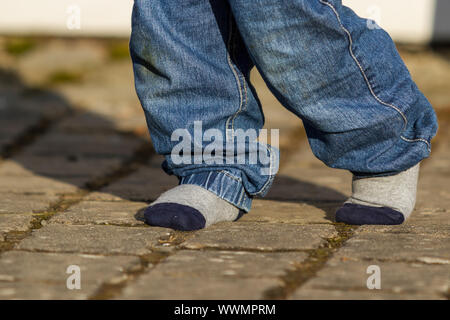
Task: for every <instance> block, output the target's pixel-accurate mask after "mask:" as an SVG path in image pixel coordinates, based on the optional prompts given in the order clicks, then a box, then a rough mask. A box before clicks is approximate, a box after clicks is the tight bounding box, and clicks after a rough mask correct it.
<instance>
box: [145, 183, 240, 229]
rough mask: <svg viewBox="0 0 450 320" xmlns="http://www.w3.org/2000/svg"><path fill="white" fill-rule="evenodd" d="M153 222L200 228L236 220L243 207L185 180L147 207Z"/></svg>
mask: <svg viewBox="0 0 450 320" xmlns="http://www.w3.org/2000/svg"><path fill="white" fill-rule="evenodd" d="M144 216H145V220H146V222H147V223H148V224H149V225H152V226H160V227H166V228H172V229H176V230H197V229H202V228H206V227H208V226H210V225H212V224H214V223H217V222H221V221H234V220H236V219H237V218H238V217H239V208H237V207H235V206H234V205H232V204H231V203H229V202H227V201H225V200H223V199H221V198H219V197H218V196H217V195H215V194H214V193H212V192H211V191H208V190H206V189H204V188H202V187H199V186H197V185H193V184H182V185H179V186H177V187H175V188H172V189H170V190H168V191H166V192H164V193H163V194H161V195H160V196H159V198H158V199H156V201H154V202H153V203H151V204H150V206H149V207H148V208H147V209H146V211H145V213H144Z"/></svg>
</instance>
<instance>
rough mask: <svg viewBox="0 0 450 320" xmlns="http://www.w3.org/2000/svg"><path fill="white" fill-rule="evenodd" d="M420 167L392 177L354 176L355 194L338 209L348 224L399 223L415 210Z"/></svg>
mask: <svg viewBox="0 0 450 320" xmlns="http://www.w3.org/2000/svg"><path fill="white" fill-rule="evenodd" d="M419 166H420V164H417V165H415V166H414V167H412V168H410V169H408V170H405V171H402V172H400V173H398V174H396V175H393V176H387V177H371V178H356V177H353V184H352V196H351V197H350V198H349V199H348V200H347V201H346V202H345V204H344V206H343V207H342V208H341V209H339V210H338V211H337V212H336V221H338V222H345V223H349V224H400V223H402V222H403V221H405V220H406V219H407V218H408V217H409V216H410V215H411V212H412V211H413V209H414V205H415V202H416V191H417V181H418V177H419Z"/></svg>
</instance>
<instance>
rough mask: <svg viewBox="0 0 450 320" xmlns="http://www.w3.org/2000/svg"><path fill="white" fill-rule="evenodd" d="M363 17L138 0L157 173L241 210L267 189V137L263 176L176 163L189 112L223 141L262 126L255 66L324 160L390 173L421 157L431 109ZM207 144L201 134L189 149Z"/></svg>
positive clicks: (308, 2)
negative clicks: (176, 137) (159, 160)
mask: <svg viewBox="0 0 450 320" xmlns="http://www.w3.org/2000/svg"><path fill="white" fill-rule="evenodd" d="M369 25H371V26H372V25H373V24H372V23H368V21H367V20H365V19H362V18H360V17H358V16H357V15H356V14H355V13H354V12H353V11H352V10H351V9H349V8H347V7H345V6H343V5H342V3H341V1H340V0H251V1H250V0H170V1H167V0H135V2H134V9H133V19H132V35H131V41H130V51H131V55H132V59H133V66H134V73H135V84H136V91H137V93H138V96H139V99H140V101H141V104H142V106H143V109H144V111H145V115H146V119H147V123H148V127H149V131H150V135H151V138H152V142H153V144H154V147H155V150H156V151H157V152H158V153H159V154H162V155H164V156H165V159H166V160H165V162H164V163H163V168H164V170H165V171H166V172H167V173H169V174H174V175H176V176H178V177H179V178H180V183H193V184H197V185H200V186H203V187H205V188H207V189H208V190H210V191H212V192H214V193H216V194H217V195H219V196H220V197H222V198H224V199H226V200H228V201H230V202H231V203H233V204H235V205H236V206H238V207H239V208H241V209H243V210H245V211H248V210H249V209H250V206H251V199H252V197H254V196H256V195H264V194H265V193H267V190H268V189H269V187H270V184H271V183H272V181H273V178H274V174H275V173H276V169H277V168H278V151H277V150H275V149H274V148H271V147H270V146H268V148H267V152H268V155H269V158H270V162H269V163H268V164H266V166H268V167H269V172H270V174H264V175H263V174H261V167H262V166H263V165H262V164H259V163H258V164H250V163H247V162H246V163H240V164H237V163H235V164H226V163H224V164H217V163H214V164H210V163H209V164H208V163H204V162H203V163H196V162H195V161H193V162H192V163H190V164H179V163H174V161H173V160H172V157H171V151H172V149H173V148H174V146H175V145H176V144H177V143H178V142H177V141H172V140H173V139H171V137H172V133H173V132H174V130H176V129H179V128H184V129H186V130H187V131H188V132H189V133H190V134H192V135H194V122H195V121H202V126H203V130H208V129H216V130H219V131H220V132H221V133H223V135H224V136H225V137H226V139H227V140H228V139H229V138H230V132H233V130H236V129H243V130H247V129H260V128H261V127H262V126H263V123H264V116H263V113H262V110H261V105H260V103H259V100H258V98H257V96H256V93H255V90H254V88H253V86H252V85H251V83H250V79H249V73H250V70H251V69H252V68H253V66H254V65H255V66H256V67H257V68H258V70H259V72H260V73H261V75H262V76H263V78H264V80H265V81H266V83H267V85H268V87H269V88H270V90H271V91H272V92H273V94H274V95H275V96H276V97H277V98H278V100H279V101H280V102H281V103H282V104H283V105H284V106H285V107H286V108H287V109H289V110H290V111H292V112H293V113H295V114H296V115H297V116H298V117H299V118H300V119H301V120H302V121H303V123H304V126H305V128H306V131H307V134H308V139H309V143H310V145H311V148H312V151H313V153H314V154H315V155H316V156H317V157H318V158H319V159H320V160H322V161H323V162H324V163H325V164H326V165H328V166H330V167H333V168H342V169H347V170H350V171H352V172H353V173H354V174H356V175H359V176H372V175H391V174H395V173H398V172H400V171H403V170H406V169H408V168H410V167H412V166H414V165H415V164H417V163H418V162H419V161H421V160H422V159H424V158H426V157H428V156H429V153H430V151H431V142H430V141H431V139H432V138H433V137H434V135H435V134H436V131H437V119H436V116H435V113H434V111H433V109H432V107H431V105H430V103H429V102H428V100H427V99H426V98H425V97H424V95H423V94H422V93H421V92H420V91H419V90H418V88H417V86H416V85H415V83H414V82H413V81H412V79H411V76H410V74H409V72H408V70H407V68H406V67H405V65H404V63H403V62H402V60H401V58H400V56H399V54H398V52H397V50H396V48H395V45H394V43H393V42H392V40H391V38H390V37H389V35H388V34H387V33H386V32H385V31H383V30H382V29H378V28H369V27H368V26H369ZM231 138H232V137H231ZM194 144H195V142H194ZM206 145H207V142H204V141H200V142H198V143H197V149H195V148H194V152H193V153H192V157H195V156H196V155H198V153H201V152H202V150H203V149H204V148H205V147H206ZM199 146H200V147H199ZM226 148H227V146H224V150H226ZM196 150H197V151H196ZM245 150H247V149H245ZM224 152H225V151H224ZM196 153H197V154H196ZM234 155H235V154H234Z"/></svg>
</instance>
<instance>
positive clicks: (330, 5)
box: [319, 0, 431, 151]
mask: <svg viewBox="0 0 450 320" xmlns="http://www.w3.org/2000/svg"><path fill="white" fill-rule="evenodd" d="M319 2H320V3H322V4H323V5H326V6H328V7H329V8H330V9H331V10H332V11H333V12H334V15H335V16H336V19H337V20H338V23H339V25H340V27H341V29H342V30H343V31H344V33H345V34H347V36H348V40H349V52H350V55H351V57H352V59H353V60H354V61H355V63H356V64H357V66H358V68H359V70H360V71H361V73H362V75H363V77H364V80H365V82H366V84H367V87H368V88H369V91H370V94H371V95H372V96H373V97H374V98H375V100H377V101H378V102H379V103H381V104H382V105H384V106H387V107H390V108H392V109H394V110H395V111H397V112H398V113H399V114H400V115H401V116H402V118H403V122H404V126H403V130H402V131H404V130H405V129H406V128H407V126H408V119H407V118H406V116H405V114H404V113H403V112H402V111H401V110H400V108H399V107H397V106H395V105H393V104H391V103H387V102H385V101H383V100H381V99H380V98H379V97H378V96H377V95H376V94H375V92H374V90H373V88H372V85H371V83H370V81H369V78H368V77H367V75H366V73H365V71H364V69H363V67H362V66H361V63H360V62H359V60H358V58H356V56H355V53H354V52H353V38H352V35H351V33H350V31H349V30H348V29H347V28H345V26H344V25H343V23H342V20H341V17H340V15H339V13H338V12H337V10H336V8H335V7H334V6H333V5H332V4H331V3H329V2H328V1H326V0H319ZM400 138H401V139H402V140H404V141H406V142H424V143H425V144H426V145H427V149H428V150H429V151H430V150H431V146H430V143H429V142H428V141H427V140H425V139H422V138H419V139H408V138H405V137H403V135H400Z"/></svg>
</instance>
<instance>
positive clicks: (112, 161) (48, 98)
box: [0, 69, 346, 221]
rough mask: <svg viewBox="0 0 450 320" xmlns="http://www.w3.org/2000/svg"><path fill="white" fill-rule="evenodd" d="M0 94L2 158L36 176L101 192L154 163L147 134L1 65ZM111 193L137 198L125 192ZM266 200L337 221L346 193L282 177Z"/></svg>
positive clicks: (126, 198)
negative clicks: (303, 208) (123, 126)
mask: <svg viewBox="0 0 450 320" xmlns="http://www.w3.org/2000/svg"><path fill="white" fill-rule="evenodd" d="M0 98H1V99H0V159H3V160H11V161H13V162H15V163H17V164H19V165H20V166H22V167H23V168H24V169H26V170H28V171H30V172H31V173H32V174H34V175H38V176H41V177H46V178H50V179H52V180H55V181H59V182H62V183H65V184H70V185H73V186H76V187H79V188H82V189H87V190H89V191H97V190H101V189H102V187H104V186H107V185H108V184H109V183H110V182H111V179H109V180H108V179H106V180H105V177H110V178H111V172H115V174H117V175H118V177H117V178H118V179H120V178H122V177H125V176H127V175H129V174H130V173H132V172H134V171H135V170H136V169H137V168H138V167H141V166H145V165H149V166H150V162H151V157H152V155H154V153H153V151H152V148H151V146H150V144H149V142H148V139H147V137H146V136H143V135H139V134H136V133H132V132H123V131H120V130H118V129H117V128H116V126H115V124H114V123H112V122H111V121H110V120H108V119H105V118H104V117H102V116H100V115H98V114H95V113H92V112H89V111H83V110H80V109H79V108H75V107H74V106H72V105H71V104H70V103H69V102H68V101H67V100H66V99H65V98H64V97H63V96H62V95H60V94H58V93H55V92H54V91H52V89H41V88H31V87H28V86H26V85H25V84H24V83H23V82H22V80H21V79H20V77H19V76H18V75H17V74H16V73H15V72H11V71H8V70H2V69H0ZM143 146H144V147H143ZM146 148H148V149H149V150H150V151H148V150H147V151H146ZM136 150H138V151H137V152H136ZM143 150H144V151H143ZM130 157H131V158H132V159H131V160H130ZM153 166H154V165H153ZM11 178H12V179H14V177H11ZM102 179H103V180H102ZM118 179H116V180H118ZM145 187H146V186H143V188H145ZM147 187H148V186H147ZM287 190H290V192H287ZM292 190H295V192H294V193H293V192H292ZM9 191H11V192H13V190H9ZM36 191H37V192H38V191H39V190H36ZM7 192H8V191H7ZM102 192H105V191H104V190H102ZM144 192H145V191H144ZM112 194H113V195H114V196H120V197H121V198H124V199H125V200H131V201H136V199H131V198H130V197H126V196H125V197H124V194H123V193H120V194H118V193H117V194H116V193H115V192H112ZM265 199H267V200H278V201H288V202H298V203H308V204H311V205H314V206H316V207H317V208H319V209H322V210H325V212H326V215H327V219H329V220H331V221H334V211H335V210H336V207H337V203H338V202H342V201H344V200H345V199H346V196H345V195H343V194H341V193H340V192H337V191H335V190H333V189H331V188H327V187H323V186H319V185H315V184H313V183H310V182H305V181H301V180H297V179H293V178H290V177H287V176H282V175H279V176H278V177H277V178H276V179H275V183H274V186H273V188H272V190H271V192H270V194H269V196H268V197H266V198H265ZM143 200H144V201H149V200H153V199H143ZM330 204H336V205H335V206H334V205H331V206H330ZM136 219H138V220H142V212H139V211H138V212H137V213H136Z"/></svg>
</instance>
